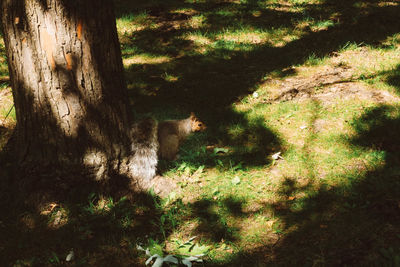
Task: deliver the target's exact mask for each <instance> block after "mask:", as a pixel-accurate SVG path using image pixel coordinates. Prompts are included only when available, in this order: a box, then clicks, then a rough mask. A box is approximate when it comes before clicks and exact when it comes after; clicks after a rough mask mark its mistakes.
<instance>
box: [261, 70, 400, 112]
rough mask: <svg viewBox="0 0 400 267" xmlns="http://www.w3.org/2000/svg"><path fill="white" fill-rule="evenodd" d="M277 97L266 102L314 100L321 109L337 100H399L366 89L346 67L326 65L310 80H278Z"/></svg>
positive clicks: (380, 91)
mask: <svg viewBox="0 0 400 267" xmlns="http://www.w3.org/2000/svg"><path fill="white" fill-rule="evenodd" d="M279 88H280V90H279V91H280V94H279V95H278V96H275V97H273V98H272V99H269V100H268V101H267V102H268V103H273V102H282V101H291V100H295V101H302V100H305V99H310V98H311V99H313V100H317V101H318V102H320V103H321V104H322V105H323V106H327V105H331V104H332V103H333V102H335V101H337V100H338V99H342V100H351V99H359V100H366V101H371V102H375V103H388V102H393V101H399V100H400V99H399V97H397V96H394V95H391V94H390V93H389V92H387V91H382V90H379V89H376V88H373V87H371V86H368V85H366V84H364V83H362V82H361V81H359V79H358V77H356V76H355V75H354V70H353V69H352V68H351V67H346V66H333V67H332V66H326V67H325V68H324V69H323V70H322V71H321V72H319V73H316V74H313V75H311V76H310V77H299V76H295V77H290V78H286V79H284V80H282V81H279Z"/></svg>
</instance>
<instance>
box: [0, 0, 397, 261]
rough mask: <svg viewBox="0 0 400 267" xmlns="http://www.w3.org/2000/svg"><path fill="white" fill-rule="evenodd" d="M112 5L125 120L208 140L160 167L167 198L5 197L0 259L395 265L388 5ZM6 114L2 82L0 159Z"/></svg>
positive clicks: (193, 141)
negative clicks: (151, 122) (192, 117)
mask: <svg viewBox="0 0 400 267" xmlns="http://www.w3.org/2000/svg"><path fill="white" fill-rule="evenodd" d="M115 2H116V8H117V28H118V32H119V38H120V42H121V48H122V55H123V63H124V66H125V70H126V79H127V84H128V89H129V94H130V98H131V99H130V100H131V105H132V111H133V113H134V114H135V116H136V117H137V118H138V119H140V117H142V116H147V115H151V116H152V117H154V118H156V119H158V120H160V121H161V120H164V119H179V118H185V117H187V116H188V115H189V114H190V112H192V111H193V112H195V113H196V114H197V115H198V116H199V117H200V118H201V119H202V120H203V121H204V122H205V123H206V124H207V126H208V129H207V131H205V132H202V133H196V134H193V135H192V136H191V137H190V138H189V139H188V140H187V142H186V143H185V144H184V145H183V146H182V148H181V151H180V157H179V159H178V160H176V161H174V162H167V161H163V160H161V161H160V162H159V174H160V175H162V176H164V177H166V178H167V179H171V180H173V181H174V182H175V183H176V184H177V189H176V190H175V191H174V192H172V193H171V194H170V195H169V196H168V197H166V198H159V197H157V196H155V195H154V194H144V195H143V196H142V197H140V198H138V199H136V201H134V202H132V201H129V200H128V199H127V198H124V197H123V198H121V199H114V198H112V197H110V196H107V195H101V194H98V193H97V192H92V193H90V194H89V195H87V196H85V197H83V198H82V199H83V200H82V199H79V200H71V201H59V202H54V203H50V204H49V205H48V206H46V207H43V208H42V210H40V211H34V210H29V209H26V207H25V206H24V204H15V203H11V202H12V201H13V198H12V192H13V191H12V190H15V189H12V188H11V189H10V193H9V194H6V195H5V196H2V197H1V198H0V203H1V205H0V208H1V209H2V210H3V211H4V212H2V215H3V217H1V218H0V236H1V235H2V236H3V237H5V238H3V239H1V238H0V255H5V258H4V260H3V261H1V262H6V263H7V264H8V265H10V266H57V265H68V264H70V263H66V261H65V259H66V257H67V255H68V254H70V251H71V249H73V251H74V254H75V260H74V264H75V265H77V266H88V265H90V266H92V265H93V266H110V265H111V264H114V265H117V266H135V265H138V266H141V265H144V264H145V261H146V260H147V259H148V258H149V257H150V256H149V255H147V254H146V252H145V251H143V250H142V248H143V249H144V250H146V249H148V254H150V255H154V254H158V255H161V256H166V255H175V257H177V258H179V259H180V260H183V259H184V258H187V257H188V256H196V257H197V258H198V259H202V260H203V263H195V261H194V258H192V262H193V264H194V265H195V266H203V265H204V266H269V265H271V266H279V265H283V266H288V265H291V266H304V265H306V266H326V265H328V266H332V265H336V266H338V265H339V266H343V265H350V266H352V265H357V266H360V265H361V266H370V265H377V266H398V265H400V194H399V192H400V141H399V140H400V139H399V138H398V135H399V132H400V102H399V100H400V24H399V23H398V21H400V2H399V1H372V0H371V1H355V0H351V1H349V0H347V1H331V0H311V1H305V0H285V1H284V0H271V1H245V0H244V1H239V0H238V1H190V0H188V1H184V2H183V1H174V0H168V1H155V0H151V1H135V3H134V4H133V3H131V1H125V0H116V1H115ZM0 50H1V51H0V53H1V60H0V74H1V76H2V77H4V78H6V77H7V75H8V74H7V70H6V63H5V56H4V46H2V45H0ZM4 66H5V67H4ZM11 107H12V96H11V91H10V88H9V87H8V84H7V82H3V85H2V86H1V87H0V149H1V148H2V147H3V146H4V144H5V143H6V140H7V139H8V138H9V136H10V135H11V133H12V129H13V127H14V126H15V113H14V111H13V110H11V111H12V112H11V113H10V115H9V116H8V118H7V119H5V117H6V115H7V113H8V112H9V110H10V108H11ZM3 184H5V182H4V181H3V182H2V183H0V185H3ZM11 207H13V208H11ZM6 241H7V244H5V242H6ZM199 255H201V256H199ZM154 260H155V259H154ZM154 260H153V262H154ZM171 265H173V264H171Z"/></svg>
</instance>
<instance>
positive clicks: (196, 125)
mask: <svg viewBox="0 0 400 267" xmlns="http://www.w3.org/2000/svg"><path fill="white" fill-rule="evenodd" d="M190 126H191V129H192V132H199V131H201V132H202V131H204V130H205V129H207V126H206V125H205V124H204V123H203V122H202V121H200V120H199V118H197V117H196V115H194V113H193V112H192V113H190Z"/></svg>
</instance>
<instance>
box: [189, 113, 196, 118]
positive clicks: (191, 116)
mask: <svg viewBox="0 0 400 267" xmlns="http://www.w3.org/2000/svg"><path fill="white" fill-rule="evenodd" d="M195 117H196V116H195V115H194V112H190V118H191V119H192V120H193V119H194V118H195Z"/></svg>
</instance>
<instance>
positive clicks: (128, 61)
mask: <svg viewBox="0 0 400 267" xmlns="http://www.w3.org/2000/svg"><path fill="white" fill-rule="evenodd" d="M170 60H171V58H170V57H168V56H153V55H149V54H141V55H133V56H130V57H127V58H124V59H123V60H122V61H123V63H124V66H125V67H126V68H127V67H129V66H130V65H135V64H162V63H167V62H169V61H170Z"/></svg>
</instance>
